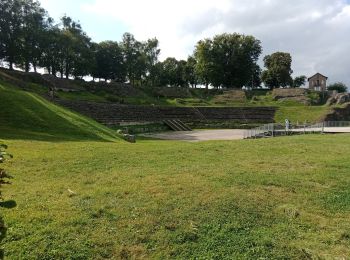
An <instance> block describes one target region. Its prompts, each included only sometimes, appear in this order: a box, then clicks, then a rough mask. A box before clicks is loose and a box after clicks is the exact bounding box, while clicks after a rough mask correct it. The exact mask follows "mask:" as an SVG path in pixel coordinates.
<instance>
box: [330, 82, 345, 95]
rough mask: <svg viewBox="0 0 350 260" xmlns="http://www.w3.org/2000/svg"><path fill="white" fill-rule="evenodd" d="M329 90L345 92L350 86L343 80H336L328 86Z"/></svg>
mask: <svg viewBox="0 0 350 260" xmlns="http://www.w3.org/2000/svg"><path fill="white" fill-rule="evenodd" d="M328 90H330V91H333V90H335V91H337V92H338V93H344V92H347V91H348V87H347V86H346V85H345V84H344V83H342V82H336V83H333V84H331V85H329V86H328Z"/></svg>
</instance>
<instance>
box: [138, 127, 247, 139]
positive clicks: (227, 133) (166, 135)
mask: <svg viewBox="0 0 350 260" xmlns="http://www.w3.org/2000/svg"><path fill="white" fill-rule="evenodd" d="M244 131H245V130H242V129H224V130H194V131H190V132H185V131H183V132H162V133H150V134H143V135H142V136H145V137H151V138H156V139H164V140H178V141H188V142H199V141H210V140H239V139H243V137H244Z"/></svg>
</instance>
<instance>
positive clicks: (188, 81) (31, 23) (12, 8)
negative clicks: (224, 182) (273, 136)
mask: <svg viewBox="0 0 350 260" xmlns="http://www.w3.org/2000/svg"><path fill="white" fill-rule="evenodd" d="M160 52H161V50H160V48H159V41H158V40H157V38H151V39H147V40H145V41H139V40H137V39H136V38H135V36H134V35H132V34H131V33H125V34H124V35H123V37H122V39H121V41H119V42H118V41H108V40H106V41H102V42H100V43H96V42H93V41H92V39H91V38H90V37H89V36H88V35H87V34H86V33H85V31H84V30H83V28H82V26H81V25H80V23H79V22H77V21H75V20H74V19H72V18H71V17H69V16H66V15H65V16H63V17H62V18H61V19H60V21H58V22H55V21H54V20H53V19H52V18H51V17H50V16H49V14H48V13H47V11H46V10H45V9H43V8H42V7H41V6H40V3H39V2H38V1H36V0H2V1H1V2H0V65H2V66H3V65H6V64H7V65H8V67H9V69H14V68H20V69H23V70H25V71H27V72H28V71H30V70H34V71H35V72H36V71H37V68H39V67H40V68H44V69H45V71H46V72H47V73H49V74H52V75H54V76H60V77H66V78H71V77H73V78H84V77H86V76H91V77H92V78H94V79H102V80H105V81H109V80H112V81H117V82H124V83H125V82H129V83H131V84H132V85H139V86H177V87H194V88H195V87H197V86H198V85H204V86H206V87H207V88H209V86H212V87H215V88H242V87H245V88H257V87H260V86H261V84H262V82H263V83H264V84H265V86H267V87H270V88H277V87H287V86H290V87H300V86H302V85H303V84H304V83H305V76H300V77H296V78H295V79H292V77H291V74H292V72H293V71H292V69H291V63H292V57H291V55H290V54H289V53H283V52H276V53H273V54H271V55H268V56H266V57H265V58H264V64H265V67H266V70H264V71H263V72H262V70H261V68H260V67H259V65H258V63H257V61H258V59H259V57H260V55H261V53H262V47H261V42H260V41H259V40H258V39H256V38H255V37H254V36H250V35H244V34H238V33H231V34H228V33H224V34H219V35H216V36H214V37H213V38H207V39H203V40H200V41H199V42H198V43H197V44H196V46H195V48H194V52H193V54H192V55H191V56H189V57H188V58H187V59H183V60H177V59H175V58H172V57H169V58H166V59H165V60H164V61H159V55H160Z"/></svg>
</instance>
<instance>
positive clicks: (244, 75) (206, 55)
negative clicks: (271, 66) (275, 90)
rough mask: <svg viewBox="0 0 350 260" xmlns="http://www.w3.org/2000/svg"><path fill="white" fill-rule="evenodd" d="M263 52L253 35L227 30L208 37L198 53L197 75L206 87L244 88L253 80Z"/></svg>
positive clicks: (200, 43)
mask: <svg viewBox="0 0 350 260" xmlns="http://www.w3.org/2000/svg"><path fill="white" fill-rule="evenodd" d="M261 52H262V48H261V43H260V41H259V40H257V39H255V38H254V37H253V36H246V35H241V34H237V33H233V34H227V33H225V34H221V35H217V36H215V37H214V38H213V39H205V40H203V41H200V42H198V44H197V46H196V49H195V53H194V56H195V58H196V60H197V66H196V71H197V75H198V77H199V79H200V80H201V81H202V83H203V84H205V85H206V86H208V84H211V85H213V86H214V87H226V88H242V87H243V86H246V85H248V84H249V83H251V81H252V77H254V74H255V73H256V71H257V70H256V68H257V60H258V59H259V56H260V54H261Z"/></svg>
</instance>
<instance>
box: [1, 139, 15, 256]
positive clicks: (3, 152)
mask: <svg viewBox="0 0 350 260" xmlns="http://www.w3.org/2000/svg"><path fill="white" fill-rule="evenodd" d="M6 149H7V146H6V145H4V144H0V163H4V162H5V157H11V158H12V155H10V154H8V153H7V152H6ZM10 178H11V176H10V175H8V174H7V173H6V171H5V170H4V169H1V168H0V200H2V199H3V198H2V194H1V186H2V185H4V184H10V182H9V181H8V179H10ZM0 207H4V204H0ZM5 236H6V226H5V223H4V221H3V219H2V217H1V216H0V242H1V241H2V240H3V239H4V238H5ZM3 254H4V253H3V251H2V250H1V249H0V259H3Z"/></svg>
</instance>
